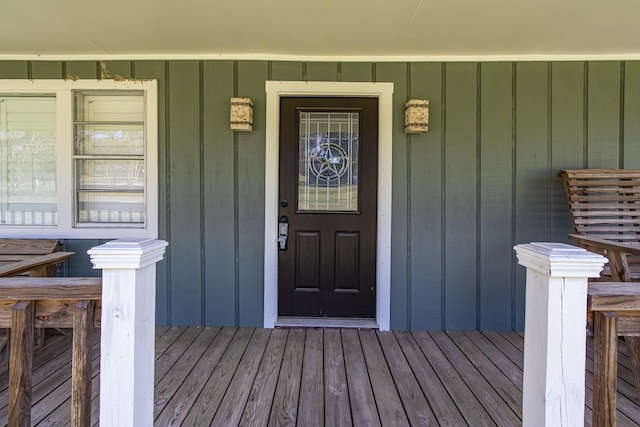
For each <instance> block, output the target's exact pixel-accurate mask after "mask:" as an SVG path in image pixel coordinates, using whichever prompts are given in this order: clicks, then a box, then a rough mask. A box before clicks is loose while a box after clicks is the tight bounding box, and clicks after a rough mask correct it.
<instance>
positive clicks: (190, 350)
mask: <svg viewBox="0 0 640 427" xmlns="http://www.w3.org/2000/svg"><path fill="white" fill-rule="evenodd" d="M522 347H523V338H522V335H521V334H518V333H513V332H476V331H474V332H449V333H445V332H424V331H420V332H405V331H396V332H378V331H373V330H360V331H358V330H354V329H342V330H339V329H306V330H303V329H274V330H267V329H253V328H175V327H174V328H158V329H157V341H156V377H155V425H157V426H173V425H184V426H200V425H214V426H233V425H248V426H266V425H291V426H293V425H298V426H321V425H327V426H349V425H358V426H360V425H366V426H375V425H382V426H402V425H413V426H419V425H445V426H466V425H469V426H484V425H487V426H493V425H498V426H518V425H521V413H522V410H521V401H522V360H523V357H522ZM620 347H621V354H620V357H619V361H620V363H619V375H620V380H619V382H618V423H619V424H618V425H620V426H627V425H639V424H640V406H639V405H638V403H637V400H636V398H635V389H634V387H633V386H632V385H631V384H632V379H631V372H630V369H629V366H630V365H629V359H628V357H627V355H626V349H625V348H624V345H621V346H620ZM94 349H95V352H94V353H95V358H94V372H95V377H94V381H93V390H92V397H93V402H94V404H93V414H92V419H93V421H94V424H97V422H98V401H99V399H98V391H99V375H98V371H99V357H98V353H99V351H98V350H99V345H98V344H97V343H96V345H95V346H94ZM70 354H71V351H70V344H69V339H68V338H62V337H60V338H54V339H51V340H50V341H49V344H48V345H47V348H46V349H45V350H44V351H43V352H41V353H40V354H38V355H37V356H36V357H35V358H34V375H33V384H34V385H33V408H32V425H34V426H35V425H38V426H54V425H67V424H68V422H69V417H70V415H69V393H70V380H69V378H70V370H71V365H70V357H71V356H70ZM591 355H592V346H591V343H589V346H588V357H587V374H586V380H587V381H586V382H587V388H586V392H587V394H586V401H587V405H586V407H585V425H591V410H590V405H591V385H592V376H591V371H592V368H593V362H592V359H591ZM6 404H7V380H6V377H0V424H3V423H4V424H6V419H7V407H6Z"/></svg>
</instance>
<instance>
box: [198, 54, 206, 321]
mask: <svg viewBox="0 0 640 427" xmlns="http://www.w3.org/2000/svg"><path fill="white" fill-rule="evenodd" d="M198 92H199V94H200V96H199V97H198V137H199V140H198V145H199V146H198V156H199V158H198V163H199V167H200V170H199V177H198V178H199V182H198V184H199V186H200V191H199V195H200V240H199V244H200V260H201V262H200V324H201V325H206V324H207V268H206V263H205V262H204V261H205V260H206V259H207V256H206V255H207V248H206V245H205V240H206V236H207V224H206V221H205V203H206V200H205V185H204V181H205V164H204V158H205V156H204V63H203V62H202V61H198Z"/></svg>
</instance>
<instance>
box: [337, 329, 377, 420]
mask: <svg viewBox="0 0 640 427" xmlns="http://www.w3.org/2000/svg"><path fill="white" fill-rule="evenodd" d="M341 335H342V347H343V351H344V362H345V372H346V375H347V382H348V384H349V400H350V402H351V418H352V420H353V424H354V425H356V426H379V425H380V417H379V416H378V411H377V408H376V401H375V397H374V395H373V389H372V388H371V382H370V381H369V375H368V373H367V367H366V364H365V361H364V354H362V346H361V344H360V337H359V336H358V332H357V331H356V330H355V329H345V330H343V331H342V332H341Z"/></svg>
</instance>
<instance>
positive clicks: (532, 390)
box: [514, 243, 606, 427]
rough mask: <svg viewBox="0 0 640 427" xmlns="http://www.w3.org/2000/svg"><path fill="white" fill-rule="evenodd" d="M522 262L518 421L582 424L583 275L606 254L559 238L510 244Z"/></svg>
mask: <svg viewBox="0 0 640 427" xmlns="http://www.w3.org/2000/svg"><path fill="white" fill-rule="evenodd" d="M514 249H515V251H516V254H517V256H518V261H519V263H520V265H523V266H525V267H527V280H526V311H525V330H524V372H523V376H524V378H523V390H522V393H523V404H522V425H523V426H524V427H543V426H546V427H551V426H554V427H559V426H563V427H565V426H576V427H577V426H580V427H582V426H583V425H584V387H585V383H584V377H585V357H586V323H587V279H588V278H589V277H598V276H599V274H600V271H601V270H602V267H603V265H604V263H605V262H606V258H604V257H602V256H600V255H597V254H594V253H591V252H588V251H586V250H584V249H582V248H577V247H575V246H571V245H567V244H564V243H530V244H523V245H517V246H515V248H514Z"/></svg>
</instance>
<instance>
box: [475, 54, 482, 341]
mask: <svg viewBox="0 0 640 427" xmlns="http://www.w3.org/2000/svg"><path fill="white" fill-rule="evenodd" d="M475 142H476V217H475V225H476V235H475V245H474V247H475V251H476V329H478V330H479V329H480V328H481V325H482V209H481V206H482V198H481V197H482V155H481V153H482V65H481V64H480V63H476V141H475Z"/></svg>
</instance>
